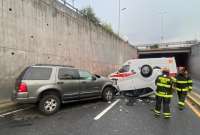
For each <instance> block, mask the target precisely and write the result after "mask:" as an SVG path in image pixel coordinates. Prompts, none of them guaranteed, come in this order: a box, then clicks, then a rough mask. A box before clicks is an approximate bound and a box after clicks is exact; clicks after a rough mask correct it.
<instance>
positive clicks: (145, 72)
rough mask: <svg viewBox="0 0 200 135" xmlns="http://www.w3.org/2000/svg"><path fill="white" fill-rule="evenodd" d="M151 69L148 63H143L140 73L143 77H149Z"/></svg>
mask: <svg viewBox="0 0 200 135" xmlns="http://www.w3.org/2000/svg"><path fill="white" fill-rule="evenodd" d="M152 72H153V69H152V67H151V66H150V65H143V66H142V67H141V75H142V76H143V77H146V78H147V77H150V76H151V75H152Z"/></svg>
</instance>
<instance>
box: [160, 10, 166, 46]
mask: <svg viewBox="0 0 200 135" xmlns="http://www.w3.org/2000/svg"><path fill="white" fill-rule="evenodd" d="M160 14H161V21H160V23H161V36H160V39H161V44H162V43H163V42H164V38H165V37H164V34H165V33H164V15H165V14H167V12H161V13H160Z"/></svg>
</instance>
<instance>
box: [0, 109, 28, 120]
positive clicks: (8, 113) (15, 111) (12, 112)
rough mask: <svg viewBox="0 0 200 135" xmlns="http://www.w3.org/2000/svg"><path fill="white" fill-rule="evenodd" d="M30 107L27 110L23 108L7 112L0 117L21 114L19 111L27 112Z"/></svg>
mask: <svg viewBox="0 0 200 135" xmlns="http://www.w3.org/2000/svg"><path fill="white" fill-rule="evenodd" d="M31 108H32V107H27V108H23V109H18V110H14V111H11V112H7V113H4V114H1V115H0V117H1V118H3V117H5V116H7V115H10V114H14V113H17V112H21V111H24V110H28V109H31Z"/></svg>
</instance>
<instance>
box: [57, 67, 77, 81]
mask: <svg viewBox="0 0 200 135" xmlns="http://www.w3.org/2000/svg"><path fill="white" fill-rule="evenodd" d="M58 78H59V79H60V80H70V79H77V78H78V72H77V70H75V69H69V68H60V69H59V71H58Z"/></svg>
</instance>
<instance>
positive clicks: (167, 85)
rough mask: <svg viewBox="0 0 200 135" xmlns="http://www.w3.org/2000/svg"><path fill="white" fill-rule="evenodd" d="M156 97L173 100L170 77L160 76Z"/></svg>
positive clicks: (157, 80)
mask: <svg viewBox="0 0 200 135" xmlns="http://www.w3.org/2000/svg"><path fill="white" fill-rule="evenodd" d="M156 86H157V89H156V95H157V96H160V97H165V98H171V97H173V95H172V88H171V86H172V80H171V78H169V77H165V76H158V78H157V79H156Z"/></svg>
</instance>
